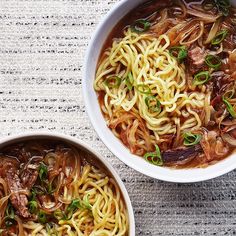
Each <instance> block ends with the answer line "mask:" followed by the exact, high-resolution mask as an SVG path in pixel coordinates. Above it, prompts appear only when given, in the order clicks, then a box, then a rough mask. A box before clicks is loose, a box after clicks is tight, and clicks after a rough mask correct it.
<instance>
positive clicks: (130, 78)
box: [125, 72, 134, 90]
mask: <svg viewBox="0 0 236 236" xmlns="http://www.w3.org/2000/svg"><path fill="white" fill-rule="evenodd" d="M125 84H126V86H127V88H128V89H129V90H132V89H133V86H134V77H133V74H132V72H129V74H128V75H127V77H126V79H125Z"/></svg>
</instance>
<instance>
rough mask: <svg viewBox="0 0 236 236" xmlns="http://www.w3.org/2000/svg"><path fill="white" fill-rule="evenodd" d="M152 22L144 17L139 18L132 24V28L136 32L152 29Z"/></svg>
mask: <svg viewBox="0 0 236 236" xmlns="http://www.w3.org/2000/svg"><path fill="white" fill-rule="evenodd" d="M150 27H151V23H150V22H149V21H147V20H144V19H139V20H136V21H135V22H134V23H133V24H132V25H131V30H132V31H133V32H135V33H143V32H146V31H148V30H149V29H150Z"/></svg>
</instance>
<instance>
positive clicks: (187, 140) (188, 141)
mask: <svg viewBox="0 0 236 236" xmlns="http://www.w3.org/2000/svg"><path fill="white" fill-rule="evenodd" d="M201 139H202V136H201V135H200V134H192V133H191V132H186V133H184V145H185V146H194V145H196V144H198V143H199V142H200V141H201Z"/></svg>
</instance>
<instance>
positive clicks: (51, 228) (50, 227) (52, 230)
mask: <svg viewBox="0 0 236 236" xmlns="http://www.w3.org/2000/svg"><path fill="white" fill-rule="evenodd" d="M46 231H47V233H48V235H50V236H57V235H58V232H57V229H56V225H55V224H54V223H52V222H49V223H47V224H46Z"/></svg>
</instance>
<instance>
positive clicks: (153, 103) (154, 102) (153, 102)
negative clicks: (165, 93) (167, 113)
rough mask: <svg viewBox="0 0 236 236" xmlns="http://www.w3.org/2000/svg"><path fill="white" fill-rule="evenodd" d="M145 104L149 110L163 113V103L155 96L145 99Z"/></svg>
mask: <svg viewBox="0 0 236 236" xmlns="http://www.w3.org/2000/svg"><path fill="white" fill-rule="evenodd" d="M145 104H146V106H147V107H148V109H149V110H150V111H152V112H160V111H161V103H160V101H159V100H158V99H157V98H156V97H154V96H147V97H146V98H145Z"/></svg>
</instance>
